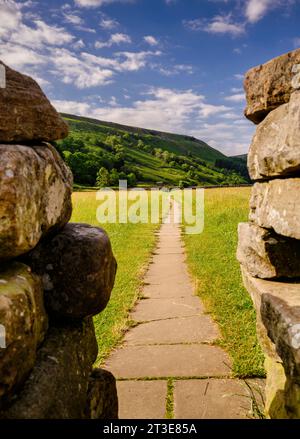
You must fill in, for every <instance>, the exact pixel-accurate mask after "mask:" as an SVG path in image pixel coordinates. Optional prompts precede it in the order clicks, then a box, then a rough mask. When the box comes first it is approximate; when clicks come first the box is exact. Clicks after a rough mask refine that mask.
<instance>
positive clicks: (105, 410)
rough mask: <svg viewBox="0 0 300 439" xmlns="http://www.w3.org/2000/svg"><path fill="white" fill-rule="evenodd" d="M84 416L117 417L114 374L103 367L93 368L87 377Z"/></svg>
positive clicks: (98, 417)
mask: <svg viewBox="0 0 300 439" xmlns="http://www.w3.org/2000/svg"><path fill="white" fill-rule="evenodd" d="M86 417H87V418H88V419H118V394H117V386H116V380H115V378H114V376H113V375H112V374H111V373H110V372H108V371H107V370H104V369H94V370H93V372H92V374H91V376H90V378H89V387H88V394H87V406H86Z"/></svg>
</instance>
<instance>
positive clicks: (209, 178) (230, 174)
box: [56, 114, 247, 187]
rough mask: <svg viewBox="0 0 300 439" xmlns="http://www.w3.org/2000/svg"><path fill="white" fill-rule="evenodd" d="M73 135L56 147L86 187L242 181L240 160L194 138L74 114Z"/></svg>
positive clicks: (69, 118)
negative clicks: (121, 183) (125, 182)
mask: <svg viewBox="0 0 300 439" xmlns="http://www.w3.org/2000/svg"><path fill="white" fill-rule="evenodd" d="M62 116H63V117H64V119H65V120H66V121H67V123H68V124H69V126H70V134H69V136H68V137H67V138H66V139H64V140H62V141H59V142H57V144H56V147H57V148H58V150H59V151H60V153H61V154H62V156H63V157H64V159H65V161H66V162H67V163H68V165H69V166H70V167H71V169H72V171H73V174H74V180H75V183H77V184H79V185H85V186H96V185H97V186H108V185H109V186H116V185H117V184H118V181H119V179H127V180H128V183H129V185H131V186H134V185H141V186H151V185H154V184H157V183H158V182H160V183H163V184H165V185H170V186H178V185H179V186H182V187H185V186H193V185H202V186H211V185H228V184H242V183H246V182H247V173H246V172H245V169H243V167H241V161H240V160H235V159H231V158H229V157H226V156H225V155H224V154H222V153H221V152H219V151H217V150H216V149H214V148H212V147H210V146H209V145H207V144H206V143H205V142H202V141H201V140H198V139H195V138H194V137H190V136H184V135H178V134H170V133H163V132H159V131H153V130H148V129H143V128H135V127H129V126H125V125H119V124H115V123H111V122H103V121H98V120H95V119H89V118H86V117H79V116H74V115H69V114H63V115H62Z"/></svg>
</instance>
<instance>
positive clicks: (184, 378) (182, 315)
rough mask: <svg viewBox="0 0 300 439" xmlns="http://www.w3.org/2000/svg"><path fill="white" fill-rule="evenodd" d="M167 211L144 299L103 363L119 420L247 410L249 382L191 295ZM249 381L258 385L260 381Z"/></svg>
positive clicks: (176, 230)
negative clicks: (112, 380)
mask: <svg viewBox="0 0 300 439" xmlns="http://www.w3.org/2000/svg"><path fill="white" fill-rule="evenodd" d="M174 211H175V213H174ZM173 214H174V216H175V217H176V205H175V209H171V211H170V212H169V217H168V218H169V220H170V219H171V222H170V223H168V222H167V221H165V222H164V223H163V224H162V226H161V228H160V231H159V240H158V245H157V248H156V251H155V254H154V256H153V260H152V263H151V264H150V266H149V269H148V272H147V274H146V277H145V279H144V282H145V286H144V288H143V299H142V300H140V301H139V302H138V304H137V305H136V307H135V309H134V311H133V312H132V313H131V319H133V320H134V321H136V322H137V326H135V327H134V328H132V329H130V330H129V331H128V332H127V334H126V335H125V338H124V343H123V345H122V346H121V347H120V348H118V349H116V350H115V351H114V352H112V354H111V356H110V357H109V359H108V360H107V362H106V364H105V367H106V368H107V369H109V370H110V371H111V372H112V373H113V374H114V375H115V377H116V378H117V380H118V382H117V387H118V395H119V416H120V419H151V418H154V419H164V418H167V417H173V418H175V419H205V418H224V419H235V418H242V419H243V418H248V417H251V398H250V392H249V390H248V387H247V386H246V384H245V383H244V381H240V380H236V379H233V378H231V360H230V358H229V357H228V355H227V354H226V352H224V351H223V350H222V349H221V348H220V347H218V346H216V345H215V342H216V340H218V339H219V338H220V333H219V330H218V327H217V325H216V324H215V323H214V321H213V320H212V318H211V317H210V316H209V315H208V314H206V313H205V310H204V308H203V305H202V303H201V302H200V299H199V298H198V297H197V296H195V295H194V294H193V292H194V287H193V283H192V281H191V278H190V276H189V274H188V271H187V266H186V262H185V252H184V247H183V244H182V241H181V231H180V227H179V226H178V224H176V220H175V221H172V217H173ZM174 222H175V223H174ZM250 381H253V380H250ZM248 382H249V381H248ZM252 384H253V389H257V388H261V387H262V383H261V382H260V380H255V383H252ZM259 393H260V391H259ZM259 399H260V395H258V400H259Z"/></svg>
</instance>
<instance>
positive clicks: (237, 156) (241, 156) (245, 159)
mask: <svg viewBox="0 0 300 439" xmlns="http://www.w3.org/2000/svg"><path fill="white" fill-rule="evenodd" d="M247 157H248V154H240V155H233V156H231V157H229V158H231V159H234V160H235V159H238V160H242V161H243V162H246V163H247Z"/></svg>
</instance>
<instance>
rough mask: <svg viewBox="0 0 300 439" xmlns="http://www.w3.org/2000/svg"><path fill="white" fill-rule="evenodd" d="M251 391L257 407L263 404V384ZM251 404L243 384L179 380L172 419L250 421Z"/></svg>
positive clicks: (253, 386) (236, 381) (247, 391)
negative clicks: (248, 419)
mask: <svg viewBox="0 0 300 439" xmlns="http://www.w3.org/2000/svg"><path fill="white" fill-rule="evenodd" d="M250 386H251V384H250ZM251 387H252V390H253V392H254V394H255V398H256V399H257V403H258V404H260V403H262V399H261V394H260V390H261V393H263V385H262V383H260V384H257V383H256V384H254V385H252V386H251ZM259 387H261V389H260V390H259ZM251 403H252V401H251V395H250V391H249V389H248V388H247V386H246V384H245V382H244V381H242V380H235V379H204V380H181V381H176V382H175V385H174V417H175V419H247V418H251V417H253V413H252V410H251Z"/></svg>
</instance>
